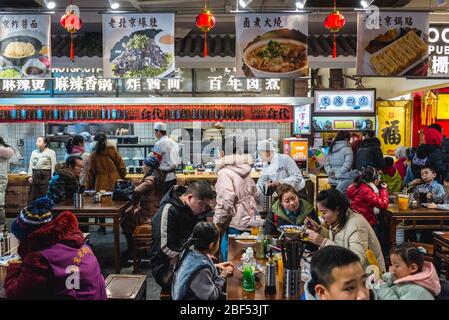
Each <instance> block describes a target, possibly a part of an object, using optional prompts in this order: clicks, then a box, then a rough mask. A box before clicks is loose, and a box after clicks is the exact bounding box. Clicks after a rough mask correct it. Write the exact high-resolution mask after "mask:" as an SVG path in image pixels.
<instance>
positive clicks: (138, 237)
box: [133, 224, 153, 273]
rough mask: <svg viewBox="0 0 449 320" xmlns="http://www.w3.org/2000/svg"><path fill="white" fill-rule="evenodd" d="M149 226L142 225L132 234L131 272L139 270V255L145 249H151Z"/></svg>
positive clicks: (150, 227)
mask: <svg viewBox="0 0 449 320" xmlns="http://www.w3.org/2000/svg"><path fill="white" fill-rule="evenodd" d="M152 230H153V229H152V226H151V224H142V225H140V226H137V227H136V229H135V230H134V232H133V272H134V273H136V272H137V269H138V268H139V260H140V258H139V257H138V256H139V253H140V252H141V251H143V250H146V249H151V242H152V239H153V237H152V233H153V232H152Z"/></svg>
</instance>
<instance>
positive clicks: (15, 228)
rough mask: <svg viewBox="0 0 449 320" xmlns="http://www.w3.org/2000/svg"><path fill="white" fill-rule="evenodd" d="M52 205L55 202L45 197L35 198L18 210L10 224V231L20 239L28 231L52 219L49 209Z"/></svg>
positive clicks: (25, 235) (24, 236)
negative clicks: (16, 215)
mask: <svg viewBox="0 0 449 320" xmlns="http://www.w3.org/2000/svg"><path fill="white" fill-rule="evenodd" d="M54 205H55V203H54V202H53V201H52V200H51V199H49V198H47V197H42V198H38V199H36V200H35V201H33V202H32V203H31V204H30V205H28V206H27V207H25V208H24V209H23V210H22V211H21V212H20V214H19V216H18V217H17V219H16V220H15V221H14V222H13V223H12V225H11V232H12V233H13V234H14V235H15V236H16V238H17V239H19V240H20V241H22V240H23V239H25V238H26V237H27V236H28V235H29V234H30V233H32V232H33V231H35V230H37V229H38V228H39V227H41V226H43V225H44V224H46V223H49V222H50V221H51V220H52V218H53V216H52V213H51V211H50V210H51V208H53V206H54Z"/></svg>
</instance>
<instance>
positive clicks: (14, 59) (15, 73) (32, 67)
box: [0, 15, 51, 79]
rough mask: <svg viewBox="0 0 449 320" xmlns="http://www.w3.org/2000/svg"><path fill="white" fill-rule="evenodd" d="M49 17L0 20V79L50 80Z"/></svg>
mask: <svg viewBox="0 0 449 320" xmlns="http://www.w3.org/2000/svg"><path fill="white" fill-rule="evenodd" d="M50 40H51V37H50V16H49V15H2V16H0V78H9V79H11V78H45V77H50V76H51V45H50Z"/></svg>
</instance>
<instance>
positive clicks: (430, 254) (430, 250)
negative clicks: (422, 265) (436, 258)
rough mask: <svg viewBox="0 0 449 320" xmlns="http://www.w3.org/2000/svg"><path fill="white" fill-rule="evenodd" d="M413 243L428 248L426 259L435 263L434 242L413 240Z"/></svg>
mask: <svg viewBox="0 0 449 320" xmlns="http://www.w3.org/2000/svg"><path fill="white" fill-rule="evenodd" d="M411 244H413V245H415V246H417V247H423V248H424V249H426V252H427V253H426V254H425V256H424V260H425V261H428V262H432V263H433V244H429V243H423V242H411Z"/></svg>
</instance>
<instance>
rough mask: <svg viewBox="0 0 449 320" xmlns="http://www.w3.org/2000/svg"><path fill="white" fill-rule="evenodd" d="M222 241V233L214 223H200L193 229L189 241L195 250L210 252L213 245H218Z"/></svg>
mask: <svg viewBox="0 0 449 320" xmlns="http://www.w3.org/2000/svg"><path fill="white" fill-rule="evenodd" d="M219 239H220V231H219V230H218V228H217V226H216V225H215V224H213V223H212V222H199V223H197V224H196V226H195V228H193V232H192V236H191V238H190V239H189V242H190V244H192V245H193V247H194V248H195V250H198V251H205V250H209V246H210V244H211V243H216V242H217V241H219Z"/></svg>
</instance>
